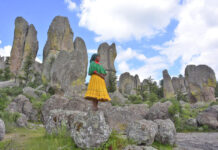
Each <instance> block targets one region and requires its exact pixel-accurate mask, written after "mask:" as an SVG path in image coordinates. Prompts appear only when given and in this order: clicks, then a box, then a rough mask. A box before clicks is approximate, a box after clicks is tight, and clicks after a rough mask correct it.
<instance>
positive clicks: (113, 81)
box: [107, 72, 117, 92]
mask: <svg viewBox="0 0 218 150" xmlns="http://www.w3.org/2000/svg"><path fill="white" fill-rule="evenodd" d="M116 89H117V77H116V74H115V73H113V72H112V73H109V85H108V89H107V90H108V92H114V91H116Z"/></svg>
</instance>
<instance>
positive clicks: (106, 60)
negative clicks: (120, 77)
mask: <svg viewBox="0 0 218 150" xmlns="http://www.w3.org/2000/svg"><path fill="white" fill-rule="evenodd" d="M98 54H99V55H100V57H101V60H100V63H101V64H102V66H103V67H104V69H105V70H106V72H107V75H106V77H105V83H106V86H107V87H109V86H111V85H110V81H109V80H110V75H112V74H113V75H115V74H116V69H115V65H114V61H115V58H116V56H117V50H116V45H115V44H114V43H112V44H111V45H108V43H102V44H100V45H99V47H98Z"/></svg>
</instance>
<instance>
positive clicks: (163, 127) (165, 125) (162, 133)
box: [154, 119, 176, 145]
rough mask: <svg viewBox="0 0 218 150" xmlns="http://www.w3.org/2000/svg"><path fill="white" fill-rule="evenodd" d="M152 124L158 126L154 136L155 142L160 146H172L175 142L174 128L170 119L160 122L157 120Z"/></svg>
mask: <svg viewBox="0 0 218 150" xmlns="http://www.w3.org/2000/svg"><path fill="white" fill-rule="evenodd" d="M154 122H155V123H156V124H157V126H158V132H157V135H156V136H155V141H158V142H160V143H162V144H170V145H174V144H175V142H176V128H175V126H174V123H173V122H172V121H171V120H170V119H166V120H161V119H157V120H154Z"/></svg>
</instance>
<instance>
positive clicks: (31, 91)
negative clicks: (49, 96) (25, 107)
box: [23, 87, 46, 98]
mask: <svg viewBox="0 0 218 150" xmlns="http://www.w3.org/2000/svg"><path fill="white" fill-rule="evenodd" d="M23 94H24V95H27V96H29V97H34V98H39V97H40V96H41V95H43V94H46V93H45V92H44V91H41V90H36V89H34V88H31V87H25V88H24V89H23Z"/></svg>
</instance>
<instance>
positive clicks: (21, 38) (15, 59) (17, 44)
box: [10, 17, 28, 74]
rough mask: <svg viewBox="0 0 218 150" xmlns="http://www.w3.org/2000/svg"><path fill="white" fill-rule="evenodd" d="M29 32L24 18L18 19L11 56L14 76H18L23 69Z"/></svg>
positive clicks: (11, 67)
mask: <svg viewBox="0 0 218 150" xmlns="http://www.w3.org/2000/svg"><path fill="white" fill-rule="evenodd" d="M27 32H28V22H27V21H26V20H25V19H23V18H22V17H17V18H16V20H15V30H14V41H13V46H12V50H11V55H10V56H11V58H10V61H11V65H10V70H11V72H12V73H14V74H16V73H17V72H18V70H19V69H20V67H21V63H22V59H23V53H24V46H25V40H26V35H27Z"/></svg>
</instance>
